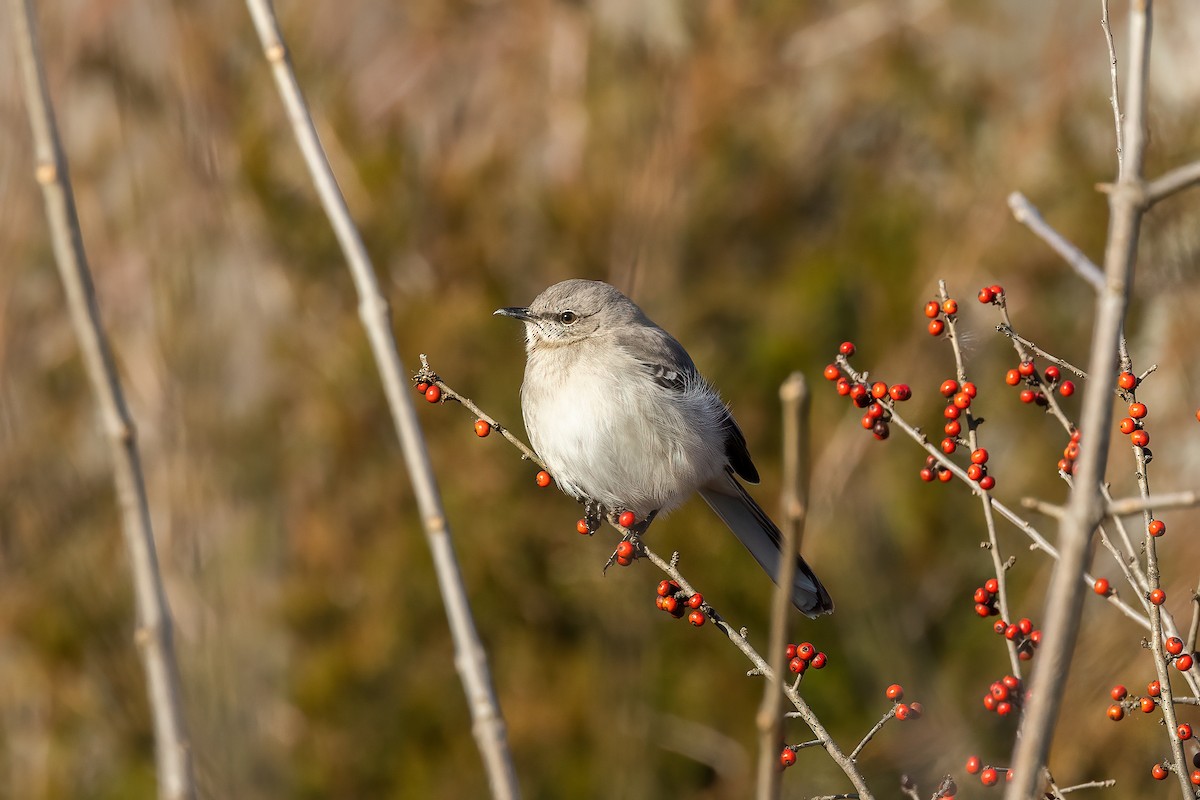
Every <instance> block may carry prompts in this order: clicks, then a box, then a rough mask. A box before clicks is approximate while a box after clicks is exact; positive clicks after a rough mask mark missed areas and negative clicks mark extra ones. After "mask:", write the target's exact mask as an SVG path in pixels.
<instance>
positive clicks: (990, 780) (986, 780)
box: [979, 767, 1000, 786]
mask: <svg viewBox="0 0 1200 800" xmlns="http://www.w3.org/2000/svg"><path fill="white" fill-rule="evenodd" d="M998 780H1000V776H999V775H997V774H996V770H995V769H993V768H992V767H988V768H987V769H985V770H984V771H983V772H981V773H979V782H980V783H982V784H983V785H984V786H995V785H996V781H998Z"/></svg>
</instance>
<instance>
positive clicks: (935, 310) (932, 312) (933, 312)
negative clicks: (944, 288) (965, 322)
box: [925, 300, 942, 319]
mask: <svg viewBox="0 0 1200 800" xmlns="http://www.w3.org/2000/svg"><path fill="white" fill-rule="evenodd" d="M941 311H942V307H941V306H940V305H938V301H937V300H930V301H929V302H928V303H926V304H925V316H927V317H929V318H930V319H933V318H934V317H936V316H937V315H938V314H940V313H941Z"/></svg>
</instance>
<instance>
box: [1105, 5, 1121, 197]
mask: <svg viewBox="0 0 1200 800" xmlns="http://www.w3.org/2000/svg"><path fill="white" fill-rule="evenodd" d="M1100 28H1101V29H1102V30H1103V31H1104V42H1105V44H1106V45H1108V74H1109V78H1110V80H1111V83H1112V92H1111V93H1110V94H1109V96H1108V99H1109V102H1110V103H1111V104H1112V111H1113V125H1114V127H1115V128H1116V132H1117V179H1118V180H1120V178H1121V175H1122V173H1123V172H1124V169H1125V147H1124V144H1125V137H1124V134H1123V133H1122V132H1121V99H1120V94H1119V93H1118V91H1117V48H1116V45H1114V44H1113V35H1112V27H1111V26H1110V25H1109V24H1108V0H1101V2H1100Z"/></svg>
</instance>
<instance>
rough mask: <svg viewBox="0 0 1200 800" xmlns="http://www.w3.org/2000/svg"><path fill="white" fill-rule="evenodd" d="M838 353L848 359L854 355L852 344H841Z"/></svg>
mask: <svg viewBox="0 0 1200 800" xmlns="http://www.w3.org/2000/svg"><path fill="white" fill-rule="evenodd" d="M838 352H839V353H841V354H842V355H844V356H845V357H846V358H849V357H850V356H852V355H854V343H853V342H842V344H841V346H840V347H838Z"/></svg>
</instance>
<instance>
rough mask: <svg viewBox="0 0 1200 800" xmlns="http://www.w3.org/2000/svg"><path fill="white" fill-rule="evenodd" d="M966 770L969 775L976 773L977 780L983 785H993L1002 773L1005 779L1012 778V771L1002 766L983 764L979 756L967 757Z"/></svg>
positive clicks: (1009, 779) (997, 781) (998, 780)
mask: <svg viewBox="0 0 1200 800" xmlns="http://www.w3.org/2000/svg"><path fill="white" fill-rule="evenodd" d="M967 772H968V773H970V774H971V775H978V776H979V782H980V783H982V784H983V785H984V786H995V785H996V784H997V783H999V782H1000V775H1001V774H1003V775H1004V780H1005V781H1011V780H1012V779H1013V771H1012V770H1011V769H1005V768H1004V767H993V766H991V765H989V764H984V763H983V762H982V761H980V760H979V756H970V757H969V758H968V759H967Z"/></svg>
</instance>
